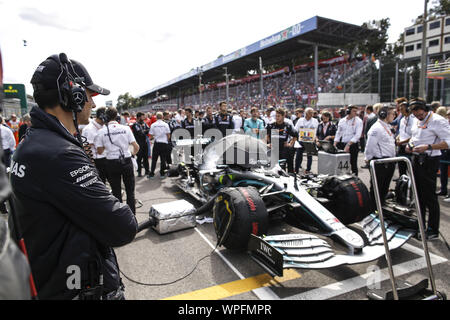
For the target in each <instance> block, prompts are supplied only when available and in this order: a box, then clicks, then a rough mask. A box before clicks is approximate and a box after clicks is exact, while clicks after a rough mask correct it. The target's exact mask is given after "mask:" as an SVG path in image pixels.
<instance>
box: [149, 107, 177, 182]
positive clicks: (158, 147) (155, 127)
mask: <svg viewBox="0 0 450 320" xmlns="http://www.w3.org/2000/svg"><path fill="white" fill-rule="evenodd" d="M156 118H157V119H158V120H157V121H156V122H155V123H154V124H152V126H151V127H150V138H155V142H154V144H153V151H152V168H151V170H150V174H149V176H148V178H149V179H153V178H154V177H155V169H156V162H157V161H158V158H161V159H160V160H161V161H160V163H161V169H160V176H161V179H164V178H165V177H166V169H167V164H168V163H169V160H168V157H170V156H171V155H170V153H169V141H170V128H169V125H168V124H167V123H165V122H164V121H163V119H164V115H163V114H162V112H158V113H157V114H156Z"/></svg>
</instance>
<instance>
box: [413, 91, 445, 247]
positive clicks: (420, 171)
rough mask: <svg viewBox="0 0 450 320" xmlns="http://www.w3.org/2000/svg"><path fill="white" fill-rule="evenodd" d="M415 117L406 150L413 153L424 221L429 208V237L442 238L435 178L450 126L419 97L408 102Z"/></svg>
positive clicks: (427, 235) (428, 238)
mask: <svg viewBox="0 0 450 320" xmlns="http://www.w3.org/2000/svg"><path fill="white" fill-rule="evenodd" d="M409 106H410V108H411V111H412V113H413V114H414V116H415V117H416V120H415V121H414V124H413V126H412V131H411V133H412V136H411V140H410V141H409V143H408V145H407V147H406V152H407V153H412V165H413V170H414V178H415V180H416V186H417V193H418V196H419V204H420V211H421V213H422V217H423V221H424V223H425V215H426V209H428V214H429V218H428V228H427V231H426V237H427V240H435V239H438V238H439V222H440V207H439V201H438V198H437V195H436V178H437V175H436V173H437V171H438V169H439V161H440V156H441V150H445V149H448V148H449V146H450V125H449V122H448V121H447V119H444V118H443V117H441V116H440V115H438V114H434V113H433V112H432V111H431V108H430V107H429V106H427V105H426V102H425V101H424V100H423V99H421V98H417V99H414V100H412V101H411V102H410V103H409Z"/></svg>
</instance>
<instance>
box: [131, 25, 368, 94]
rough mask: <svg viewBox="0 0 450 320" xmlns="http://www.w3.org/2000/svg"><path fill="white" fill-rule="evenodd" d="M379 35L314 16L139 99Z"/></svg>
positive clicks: (163, 85) (189, 73)
mask: <svg viewBox="0 0 450 320" xmlns="http://www.w3.org/2000/svg"><path fill="white" fill-rule="evenodd" d="M376 32H377V31H375V30H370V29H366V28H363V27H360V26H357V25H353V24H349V23H345V22H341V21H336V20H332V19H327V18H323V17H319V16H315V17H313V18H311V19H308V20H305V21H303V22H301V23H298V24H296V25H294V26H291V27H289V28H286V29H284V30H282V31H280V32H277V33H275V34H273V35H271V36H269V37H267V38H264V39H262V40H260V41H258V42H255V43H253V44H251V45H249V46H247V47H245V48H242V49H239V50H237V51H234V52H232V53H230V54H228V55H226V56H222V57H220V58H218V59H217V60H215V61H212V62H210V63H208V64H206V65H203V66H201V67H199V68H195V69H192V70H191V71H190V72H188V73H186V74H183V75H181V76H179V77H177V78H175V79H173V80H171V81H169V82H167V83H164V84H162V85H160V86H157V87H156V88H153V89H151V90H149V91H147V92H144V93H143V94H141V95H139V97H140V98H143V97H151V96H153V95H156V92H159V94H164V92H165V91H172V90H174V89H176V90H178V88H181V89H183V88H191V87H193V86H195V87H196V86H198V75H199V73H200V72H203V75H202V77H203V83H208V82H212V81H216V80H221V81H223V79H224V70H223V68H224V67H227V68H228V73H230V74H233V73H241V72H242V71H243V70H250V69H257V68H258V67H259V61H258V59H259V57H261V58H262V60H263V64H264V65H266V66H267V65H272V64H278V63H281V62H288V63H289V62H290V61H291V60H292V59H293V58H295V57H298V56H299V55H301V54H302V52H304V53H305V54H310V53H311V49H312V47H313V46H314V45H316V44H317V45H318V46H319V48H336V49H339V48H342V47H343V46H345V45H347V44H349V43H351V42H354V41H358V40H363V39H366V38H367V37H368V36H369V35H371V34H373V33H376Z"/></svg>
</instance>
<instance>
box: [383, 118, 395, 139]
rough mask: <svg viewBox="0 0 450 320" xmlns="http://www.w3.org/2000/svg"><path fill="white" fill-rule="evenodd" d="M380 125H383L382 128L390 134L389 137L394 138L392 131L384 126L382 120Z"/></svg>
mask: <svg viewBox="0 0 450 320" xmlns="http://www.w3.org/2000/svg"><path fill="white" fill-rule="evenodd" d="M380 123H381V126H382V127H383V129H384V130H385V131H386V132H387V133H388V135H389V136H390V137H392V136H393V133H392V131H391V130H389V129H388V128H386V126H385V125H384V123H383V121H381V120H380Z"/></svg>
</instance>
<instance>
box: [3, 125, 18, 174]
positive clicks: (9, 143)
mask: <svg viewBox="0 0 450 320" xmlns="http://www.w3.org/2000/svg"><path fill="white" fill-rule="evenodd" d="M0 134H1V137H2V147H3V158H2V162H3V164H4V165H5V167H6V168H9V166H10V165H11V156H12V154H13V152H14V150H15V149H16V138H15V137H14V133H13V131H12V130H11V129H10V128H9V127H7V126H6V125H4V124H3V118H2V117H0Z"/></svg>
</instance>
